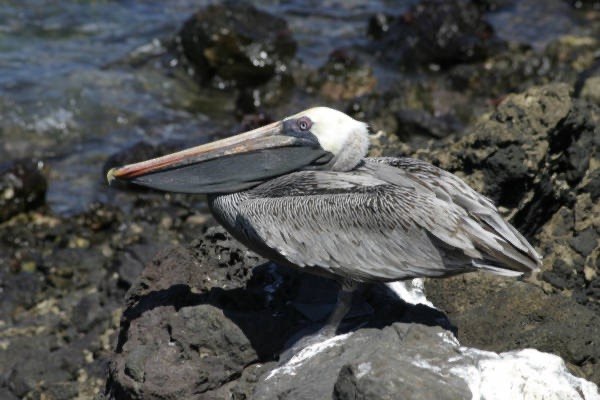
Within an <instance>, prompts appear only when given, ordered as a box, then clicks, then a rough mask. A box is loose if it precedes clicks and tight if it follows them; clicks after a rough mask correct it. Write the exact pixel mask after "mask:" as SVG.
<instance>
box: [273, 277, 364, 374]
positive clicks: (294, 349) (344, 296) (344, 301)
mask: <svg viewBox="0 0 600 400" xmlns="http://www.w3.org/2000/svg"><path fill="white" fill-rule="evenodd" d="M359 286H360V284H359V283H357V282H353V281H344V282H342V284H341V285H340V290H339V292H338V298H337V302H336V305H335V308H334V310H333V312H332V313H331V315H330V316H329V318H327V322H325V325H323V326H322V327H321V328H320V329H319V330H318V331H317V332H314V333H312V334H309V335H305V336H303V337H302V338H301V339H299V340H298V341H296V342H295V343H293V344H292V345H291V346H290V347H288V348H287V349H286V350H285V351H284V352H283V353H281V354H280V356H279V364H284V363H286V362H287V361H289V360H290V359H291V358H292V357H293V356H294V355H295V354H296V353H298V352H299V351H300V350H302V349H304V348H306V347H308V346H311V345H313V344H316V343H320V342H322V341H324V340H326V339H329V338H332V337H333V336H335V333H336V331H337V329H338V327H339V326H340V323H341V322H342V320H343V319H344V317H345V316H346V314H348V311H350V308H351V307H352V297H353V294H354V292H355V291H356V289H357V288H358V287H359Z"/></svg>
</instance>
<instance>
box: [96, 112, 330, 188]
mask: <svg viewBox="0 0 600 400" xmlns="http://www.w3.org/2000/svg"><path fill="white" fill-rule="evenodd" d="M328 155H330V153H328V152H326V151H325V150H323V149H322V148H321V147H320V146H319V145H318V143H316V142H314V141H310V140H308V139H303V138H299V137H295V136H288V135H285V134H284V132H283V123H282V122H281V121H280V122H275V123H272V124H270V125H266V126H263V127H261V128H258V129H254V130H252V131H249V132H246V133H242V134H239V135H236V136H233V137H230V138H227V139H222V140H218V141H215V142H212V143H208V144H204V145H201V146H197V147H193V148H190V149H186V150H182V151H179V152H176V153H173V154H168V155H166V156H162V157H158V158H154V159H151V160H147V161H142V162H139V163H135V164H130V165H126V166H124V167H119V168H113V169H111V170H110V171H108V174H107V175H106V178H107V180H108V182H109V184H110V183H111V182H112V181H113V180H115V179H116V180H124V181H130V182H132V183H135V184H138V185H142V186H147V187H150V188H154V189H159V190H165V191H170V192H181V193H231V192H236V191H239V190H243V189H247V188H249V187H252V186H256V185H257V184H259V183H261V182H262V181H264V180H266V179H269V178H273V177H275V176H279V175H283V174H285V173H288V172H291V171H294V170H297V169H300V168H302V167H304V166H307V165H310V164H311V163H313V162H315V161H317V160H318V162H327V161H329V159H330V158H331V157H328Z"/></svg>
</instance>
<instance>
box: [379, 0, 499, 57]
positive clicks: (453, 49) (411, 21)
mask: <svg viewBox="0 0 600 400" xmlns="http://www.w3.org/2000/svg"><path fill="white" fill-rule="evenodd" d="M369 32H370V34H371V37H372V38H373V39H374V41H373V48H374V50H375V51H376V53H377V54H379V55H381V56H382V57H383V58H384V59H386V60H388V61H391V62H393V63H395V64H398V65H402V66H405V67H409V68H410V67H415V66H423V65H424V66H427V65H429V64H436V65H438V66H442V67H447V66H450V65H454V64H458V63H464V62H472V61H476V60H482V59H484V58H485V57H487V56H488V55H489V54H491V53H493V52H494V51H495V47H500V46H501V45H502V43H501V41H500V40H499V39H497V38H496V37H495V36H494V33H493V29H492V27H491V26H490V25H489V24H488V23H487V22H485V21H484V19H483V17H482V13H481V11H480V8H479V7H478V6H477V4H476V2H474V1H470V0H461V1H452V2H446V1H440V0H423V1H421V2H419V3H418V4H416V5H414V6H412V7H411V8H410V10H409V11H408V12H406V13H405V14H404V15H401V16H398V17H393V18H389V17H382V16H380V15H378V16H375V17H374V18H373V19H372V20H371V22H370V23H369Z"/></svg>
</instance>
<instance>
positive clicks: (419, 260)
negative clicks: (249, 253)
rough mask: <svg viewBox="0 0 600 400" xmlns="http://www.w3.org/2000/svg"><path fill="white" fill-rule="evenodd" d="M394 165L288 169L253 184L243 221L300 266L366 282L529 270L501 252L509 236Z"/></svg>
mask: <svg viewBox="0 0 600 400" xmlns="http://www.w3.org/2000/svg"><path fill="white" fill-rule="evenodd" d="M393 171H399V170H398V169H397V168H395V167H392V166H389V165H386V164H385V163H380V164H378V163H371V162H368V163H367V164H365V166H364V167H362V168H359V169H358V170H355V171H352V172H347V173H342V172H334V171H300V172H295V173H292V174H289V175H285V176H283V177H280V178H277V179H274V180H271V181H269V182H267V183H265V184H263V185H260V186H258V187H257V188H255V189H253V190H251V191H250V196H249V197H248V198H247V199H246V200H244V201H243V202H241V203H240V204H238V217H237V223H238V224H239V226H240V227H241V228H242V229H244V230H245V231H246V232H250V235H253V236H255V238H253V240H254V241H258V242H261V243H263V244H264V245H265V246H267V247H269V248H270V249H273V250H274V251H276V252H277V253H279V254H281V255H282V256H283V257H284V258H286V259H287V260H288V261H289V262H290V263H292V264H295V265H298V266H300V267H303V266H316V267H320V268H323V269H325V270H328V271H329V272H331V273H334V274H336V275H341V276H345V277H349V278H352V279H355V280H359V281H370V280H398V279H408V278H413V277H418V276H444V275H450V274H454V273H458V272H464V271H465V270H472V269H476V268H478V267H483V268H486V267H489V268H490V269H492V270H497V271H496V272H505V273H510V272H511V270H512V272H513V273H514V271H515V270H516V271H519V272H522V271H525V270H527V268H526V267H524V266H523V265H521V264H519V263H514V262H513V263H508V264H506V263H505V262H504V260H503V259H502V258H498V257H495V256H494V254H495V253H501V252H502V249H503V243H502V240H498V239H499V238H497V237H496V236H494V234H489V233H488V231H487V230H486V229H485V228H482V227H480V226H479V224H478V223H477V221H475V220H474V219H473V218H471V217H470V215H469V214H468V212H467V211H465V209H464V208H463V207H461V206H460V205H457V204H455V203H453V202H452V201H448V198H440V197H439V196H438V195H436V193H435V192H433V191H432V190H430V189H428V188H427V187H425V186H424V185H422V184H421V183H419V182H418V180H416V179H411V177H410V174H404V175H405V176H401V175H402V174H400V175H398V176H396V177H394V176H393V175H394V173H393ZM379 175H381V176H379ZM386 175H392V177H391V178H390V177H389V176H386ZM488 236H489V237H488ZM482 238H483V239H482ZM482 241H483V243H482ZM488 242H489V243H488ZM513 264H516V265H513Z"/></svg>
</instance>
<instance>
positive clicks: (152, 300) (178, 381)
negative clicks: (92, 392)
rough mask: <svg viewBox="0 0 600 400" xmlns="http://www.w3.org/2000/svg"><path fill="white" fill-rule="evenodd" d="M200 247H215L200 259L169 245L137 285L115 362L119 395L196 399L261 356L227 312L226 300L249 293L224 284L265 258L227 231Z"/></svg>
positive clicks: (234, 282) (241, 278)
mask: <svg viewBox="0 0 600 400" xmlns="http://www.w3.org/2000/svg"><path fill="white" fill-rule="evenodd" d="M196 249H197V250H196V251H198V252H206V251H208V252H210V255H211V257H210V258H208V257H207V260H212V261H207V263H206V264H204V265H199V264H198V263H197V261H196V260H195V259H194V258H193V257H192V255H191V253H190V252H188V251H185V250H183V249H178V248H170V249H167V250H166V251H164V252H163V253H162V255H160V256H159V257H158V258H157V259H156V260H155V261H154V262H153V263H152V264H151V266H150V267H149V268H147V269H146V270H144V273H143V274H142V276H141V278H140V280H139V281H138V282H137V283H136V284H135V285H134V286H132V287H131V289H130V291H129V293H128V297H127V304H128V307H127V309H126V310H125V311H124V313H123V318H122V321H121V326H122V329H121V332H120V335H119V342H118V344H117V351H116V354H115V356H114V358H113V361H112V363H111V368H110V372H111V378H110V382H109V390H110V393H111V395H112V396H113V397H115V398H165V396H166V397H167V398H168V396H175V397H178V398H197V396H199V395H201V394H203V393H204V394H206V393H207V392H210V391H212V390H216V389H219V388H220V387H221V386H223V385H225V384H226V383H227V382H230V381H231V380H232V379H234V378H236V377H238V376H239V375H240V374H241V373H242V371H243V369H244V367H245V366H246V365H248V364H250V363H252V362H255V361H256V360H257V354H256V351H255V350H254V348H253V346H252V345H251V343H250V341H249V339H248V338H247V337H246V335H244V333H243V332H242V330H241V328H240V327H239V326H238V325H236V323H235V322H233V321H236V322H237V320H236V319H235V318H232V319H230V318H228V317H227V316H225V314H226V313H227V308H226V306H225V304H227V303H228V302H231V301H233V302H237V301H243V299H239V298H236V297H235V296H231V297H230V296H228V295H227V293H226V292H224V290H225V289H235V288H239V287H240V286H242V285H243V284H244V283H245V281H246V280H247V279H248V278H249V276H250V275H249V268H250V266H249V265H248V264H253V262H257V261H259V259H258V258H257V257H256V256H254V255H251V254H249V253H247V251H245V250H241V249H240V248H239V245H236V244H235V242H232V241H231V240H229V239H228V238H227V237H226V236H224V234H223V233H222V231H212V233H209V234H208V235H207V237H206V238H205V240H204V241H201V242H199V243H198V247H197V248H196ZM232 249H235V250H232ZM214 304H218V305H221V308H218V307H215V305H214ZM230 308H231V307H230ZM238 323H239V322H238ZM194 396H196V397H194Z"/></svg>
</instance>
